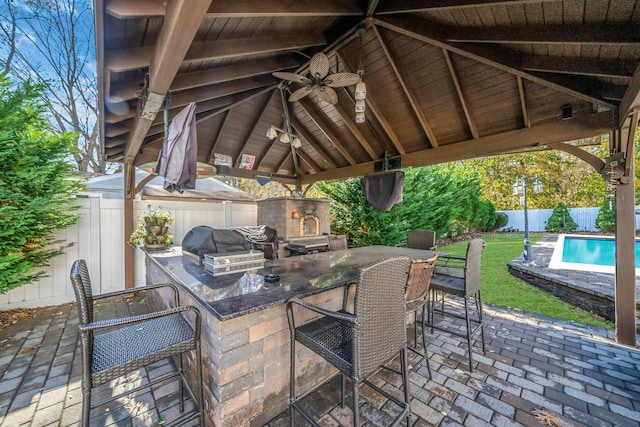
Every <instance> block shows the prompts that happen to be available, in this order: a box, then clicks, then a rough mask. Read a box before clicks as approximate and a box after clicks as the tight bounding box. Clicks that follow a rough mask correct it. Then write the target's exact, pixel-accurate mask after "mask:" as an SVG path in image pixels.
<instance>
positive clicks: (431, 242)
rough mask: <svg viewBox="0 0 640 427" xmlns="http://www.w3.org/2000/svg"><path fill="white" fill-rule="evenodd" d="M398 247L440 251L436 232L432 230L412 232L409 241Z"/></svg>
mask: <svg viewBox="0 0 640 427" xmlns="http://www.w3.org/2000/svg"><path fill="white" fill-rule="evenodd" d="M396 246H406V247H407V248H412V249H429V250H432V251H435V250H437V249H438V245H437V244H436V232H435V231H431V230H411V231H409V232H408V233H407V241H406V242H403V243H399V244H397V245H396Z"/></svg>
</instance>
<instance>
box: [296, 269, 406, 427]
mask: <svg viewBox="0 0 640 427" xmlns="http://www.w3.org/2000/svg"><path fill="white" fill-rule="evenodd" d="M408 270H409V259H408V258H406V257H392V258H387V259H384V260H381V261H378V262H376V263H373V264H371V265H369V266H366V267H362V268H360V271H359V273H358V280H357V282H356V285H357V286H356V290H355V302H354V314H350V313H347V312H345V311H342V310H341V311H329V310H325V309H322V308H320V307H317V306H315V305H312V304H308V303H306V302H304V301H302V300H300V299H298V298H292V299H291V300H289V302H288V303H287V317H288V320H289V329H290V331H291V365H290V393H291V396H290V406H289V407H290V419H291V426H292V427H293V426H294V424H295V412H298V413H300V414H301V415H302V416H303V417H304V418H305V420H307V421H308V422H309V423H311V424H312V425H314V426H317V425H318V424H317V423H316V422H315V421H314V420H313V419H312V418H311V416H310V415H309V414H308V413H307V412H305V411H304V409H303V408H302V407H301V406H300V405H299V404H298V401H299V399H300V398H301V397H303V396H304V395H301V396H298V395H297V394H296V388H295V386H296V379H295V377H296V375H295V372H296V370H295V360H296V342H300V343H302V344H304V345H305V346H306V347H307V348H309V349H310V350H312V351H314V352H315V353H317V354H318V355H320V356H321V357H322V358H324V359H325V360H326V361H327V362H329V363H330V364H332V365H333V366H335V367H336V368H337V369H338V370H339V371H340V373H341V374H342V402H341V403H342V406H343V407H344V404H345V377H349V378H351V383H352V388H353V399H352V402H353V408H352V410H353V425H354V426H359V425H360V407H359V406H360V398H359V394H358V387H359V385H360V384H361V383H365V384H367V385H368V386H369V387H371V388H372V389H374V390H376V391H377V392H379V393H381V394H382V395H383V396H385V397H387V398H388V399H389V400H390V401H392V402H394V403H395V404H397V405H398V406H399V407H400V412H399V413H398V415H397V416H396V418H395V419H394V421H393V423H392V424H391V425H394V426H395V425H398V424H399V423H400V422H401V421H402V420H403V419H406V422H407V425H409V422H410V414H411V412H410V408H409V400H410V395H409V381H408V372H407V371H408V369H407V357H406V348H407V339H406V328H405V325H406V314H405V300H404V286H405V284H406V282H407V272H408ZM294 305H296V306H298V307H299V308H300V309H308V310H312V311H315V312H316V313H319V314H320V315H321V317H319V318H316V319H315V320H312V321H310V322H308V323H306V324H304V325H301V326H296V324H295V319H294V314H293V306H294ZM398 354H399V355H400V366H401V374H402V384H403V389H404V401H402V400H400V399H399V398H397V397H395V396H393V395H391V394H389V393H388V392H387V391H385V390H382V389H381V388H379V387H377V386H376V385H375V384H372V383H371V382H370V381H367V378H368V377H370V376H371V375H372V374H373V373H374V372H376V371H377V370H378V369H379V368H380V367H382V366H383V365H384V364H386V363H388V362H389V361H390V360H392V359H394V358H395V357H396V356H397V355H398Z"/></svg>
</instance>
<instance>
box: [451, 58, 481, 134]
mask: <svg viewBox="0 0 640 427" xmlns="http://www.w3.org/2000/svg"><path fill="white" fill-rule="evenodd" d="M442 53H443V55H444V59H445V61H447V67H448V68H449V74H450V75H451V80H452V81H453V85H454V86H455V88H456V92H457V93H458V100H459V101H460V105H461V106H462V111H464V116H465V117H466V119H467V125H469V130H470V131H471V136H472V137H473V139H478V138H479V137H480V135H479V134H478V128H477V127H476V124H475V122H474V121H473V117H471V110H470V109H469V107H468V105H467V101H466V100H465V97H464V92H462V86H461V85H460V79H459V78H458V72H457V71H456V67H455V65H454V63H453V61H452V60H451V55H450V54H449V51H447V50H446V49H442Z"/></svg>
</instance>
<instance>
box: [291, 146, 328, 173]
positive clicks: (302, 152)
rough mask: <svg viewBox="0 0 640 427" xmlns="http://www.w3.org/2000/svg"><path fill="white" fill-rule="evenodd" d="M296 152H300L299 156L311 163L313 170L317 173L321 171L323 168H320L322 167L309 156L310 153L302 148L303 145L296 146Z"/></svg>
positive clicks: (308, 163)
mask: <svg viewBox="0 0 640 427" xmlns="http://www.w3.org/2000/svg"><path fill="white" fill-rule="evenodd" d="M296 154H298V156H299V157H300V158H301V159H302V160H303V161H304V162H305V163H306V164H307V165H309V167H310V168H311V170H312V172H314V173H317V172H320V171H321V170H322V169H320V167H319V166H318V165H317V164H316V162H314V161H313V159H312V158H311V157H309V155H308V154H307V153H305V152H304V150H302V147H300V148H296Z"/></svg>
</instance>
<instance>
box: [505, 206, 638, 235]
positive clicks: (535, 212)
mask: <svg viewBox="0 0 640 427" xmlns="http://www.w3.org/2000/svg"><path fill="white" fill-rule="evenodd" d="M499 212H504V213H505V214H507V216H508V217H509V222H508V223H507V225H506V226H505V227H503V228H502V230H505V229H513V230H514V231H519V232H524V210H523V209H521V210H514V211H499ZM598 212H600V208H571V209H569V213H570V214H571V218H573V220H574V221H575V222H576V223H577V224H578V228H577V229H576V231H599V229H598V228H597V227H596V218H597V217H598ZM636 212H638V207H637V206H636ZM552 213H553V209H528V210H527V216H528V217H529V231H531V232H541V231H545V229H544V227H545V225H546V224H547V220H548V219H549V217H550V216H551V214H552ZM639 229H640V215H636V230H639Z"/></svg>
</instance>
